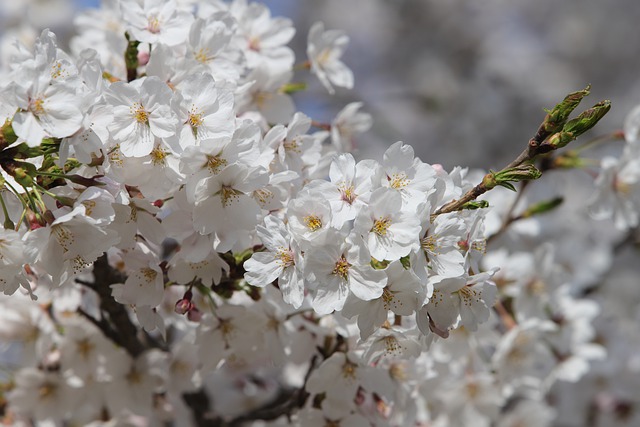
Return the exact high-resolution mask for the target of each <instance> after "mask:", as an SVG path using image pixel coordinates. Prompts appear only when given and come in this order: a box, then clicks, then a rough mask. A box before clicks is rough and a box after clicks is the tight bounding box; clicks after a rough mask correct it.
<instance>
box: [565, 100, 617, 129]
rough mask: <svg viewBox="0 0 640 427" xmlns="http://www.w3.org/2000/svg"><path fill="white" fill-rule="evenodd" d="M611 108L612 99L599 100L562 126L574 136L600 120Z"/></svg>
mask: <svg viewBox="0 0 640 427" xmlns="http://www.w3.org/2000/svg"><path fill="white" fill-rule="evenodd" d="M610 109H611V101H609V100H605V101H601V102H598V103H597V104H596V105H594V106H593V107H591V108H589V109H588V110H586V111H583V112H582V113H581V114H580V115H579V116H578V117H576V118H575V119H573V120H569V121H568V122H567V123H566V124H565V125H564V127H563V128H562V131H563V132H569V133H571V134H572V135H573V136H574V138H577V137H578V136H580V135H582V134H583V133H585V132H586V131H588V130H589V129H591V128H592V127H594V126H595V125H596V123H598V122H599V121H600V119H601V118H603V117H604V116H605V114H607V113H608V112H609V110H610Z"/></svg>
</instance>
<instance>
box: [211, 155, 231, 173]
mask: <svg viewBox="0 0 640 427" xmlns="http://www.w3.org/2000/svg"><path fill="white" fill-rule="evenodd" d="M226 165H227V160H226V159H223V158H222V157H220V154H218V155H216V156H211V155H208V154H207V169H209V172H211V173H212V174H217V173H218V172H220V169H222V168H223V167H225V166H226Z"/></svg>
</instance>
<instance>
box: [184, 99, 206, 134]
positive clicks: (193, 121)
mask: <svg viewBox="0 0 640 427" xmlns="http://www.w3.org/2000/svg"><path fill="white" fill-rule="evenodd" d="M202 116H203V113H202V112H199V111H198V108H197V107H196V106H195V105H192V106H191V111H189V118H188V119H187V123H189V126H191V128H192V130H193V134H194V136H195V135H196V133H197V131H198V129H197V128H198V126H200V125H202V123H203V122H204V118H203V117H202Z"/></svg>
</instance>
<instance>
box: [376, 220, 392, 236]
mask: <svg viewBox="0 0 640 427" xmlns="http://www.w3.org/2000/svg"><path fill="white" fill-rule="evenodd" d="M390 226H391V218H389V217H384V218H379V219H376V220H375V221H374V222H373V227H371V231H372V232H374V233H376V234H377V235H378V236H386V235H387V230H388V229H389V227H390Z"/></svg>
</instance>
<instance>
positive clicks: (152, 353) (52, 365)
mask: <svg viewBox="0 0 640 427" xmlns="http://www.w3.org/2000/svg"><path fill="white" fill-rule="evenodd" d="M76 26H77V29H78V35H77V36H75V37H74V38H73V40H72V42H71V53H66V52H65V51H63V50H62V49H60V48H59V46H58V43H57V40H56V36H55V35H54V34H53V33H52V32H50V31H48V30H45V31H43V32H42V33H41V34H40V35H39V36H38V37H37V38H36V40H35V41H34V43H33V45H32V46H26V45H22V44H20V43H16V44H15V45H14V47H13V52H12V55H11V60H10V62H9V63H8V64H6V65H5V66H4V68H2V69H1V70H0V76H1V77H2V78H1V79H0V99H2V102H1V103H0V123H1V124H2V128H1V129H0V131H1V133H0V166H1V167H2V177H1V179H0V183H1V184H2V187H1V189H0V202H1V203H2V212H0V220H2V223H3V229H1V230H0V290H2V292H3V293H4V296H3V297H2V299H0V307H1V309H0V337H1V338H2V339H3V340H4V341H6V342H7V343H10V344H8V345H7V346H6V351H5V352H4V354H3V358H4V359H6V360H7V361H10V360H11V358H12V354H13V355H14V356H13V357H15V354H18V355H19V366H18V367H16V368H14V369H12V372H11V374H10V377H7V381H6V384H5V385H3V389H2V392H3V395H4V397H5V399H6V402H7V403H6V405H5V407H4V409H3V413H4V416H5V419H6V420H8V421H11V422H13V423H14V424H16V425H29V423H33V422H37V423H41V424H42V425H61V424H63V423H64V424H65V425H92V426H107V425H109V426H116V425H131V424H132V423H134V424H135V423H137V424H135V425H159V424H162V423H173V424H175V425H242V423H245V424H247V425H250V423H251V422H253V421H256V422H258V421H259V422H262V423H263V424H262V425H290V424H293V425H304V426H315V425H318V426H326V425H332V426H334V425H348V426H352V425H354V426H408V425H424V424H426V423H434V425H479V426H482V425H487V426H489V425H501V426H515V425H524V424H519V423H529V424H526V425H532V426H545V425H549V424H550V423H551V422H552V420H553V419H554V417H558V418H559V419H562V413H561V408H559V407H558V408H554V407H553V406H552V404H551V403H550V402H551V399H549V396H552V397H553V396H555V394H556V393H559V392H558V388H559V387H562V386H563V385H565V384H576V383H577V382H578V381H581V380H583V379H585V378H586V379H589V374H590V372H592V367H593V366H594V363H597V361H601V360H603V359H604V357H605V354H606V349H609V347H611V350H613V351H615V350H617V351H618V352H619V354H618V357H619V358H620V360H622V361H621V362H620V364H621V368H620V371H621V372H625V369H627V368H626V367H625V363H626V360H627V359H628V358H630V357H631V355H632V354H633V349H634V347H633V343H626V346H625V345H622V343H619V341H615V343H619V344H621V345H620V347H616V348H614V347H613V344H610V345H607V344H608V343H606V342H604V339H599V338H600V337H599V335H598V334H599V331H598V330H597V329H596V326H594V325H595V324H596V323H595V322H596V320H595V319H596V318H597V316H598V315H599V314H600V313H601V311H602V303H600V302H599V301H600V300H603V301H606V300H607V298H605V297H607V296H608V294H607V292H613V291H611V290H603V291H602V292H600V293H598V291H597V290H594V289H596V288H597V287H596V284H597V281H598V280H600V278H601V277H604V274H605V273H606V272H607V269H608V268H609V266H610V265H611V263H612V262H613V257H614V249H615V247H616V246H617V243H616V241H615V238H613V237H609V238H608V239H601V240H599V242H600V245H599V246H598V247H597V248H596V249H597V250H595V249H594V251H593V253H592V254H591V255H592V258H591V262H585V261H584V256H583V255H584V252H583V251H582V250H580V251H578V250H575V251H573V252H571V251H567V250H563V246H562V242H563V241H566V239H567V236H569V235H573V234H576V235H578V236H580V238H582V239H584V241H585V242H586V241H587V240H588V239H592V240H593V239H595V237H594V236H595V235H594V234H590V233H582V234H581V233H580V232H576V230H578V228H579V227H583V228H586V227H587V225H586V224H587V223H588V221H591V220H589V219H587V218H583V219H582V220H581V221H582V222H576V223H571V224H567V223H566V222H563V221H558V220H556V221H555V222H554V221H546V219H547V220H548V218H549V216H548V215H549V212H551V211H554V209H556V208H557V207H558V205H559V203H553V202H549V201H547V200H546V198H547V197H548V194H546V193H544V194H542V196H540V197H535V196H534V197H531V199H530V198H529V195H528V194H526V195H525V196H522V197H521V196H520V195H521V193H518V195H517V196H516V195H515V193H514V194H513V195H512V194H508V192H507V191H506V190H504V191H500V189H498V190H496V191H492V192H490V193H487V194H486V195H485V196H484V200H480V199H478V200H476V199H477V198H478V196H480V195H481V194H483V193H484V192H487V191H488V190H491V189H493V188H494V187H496V186H502V187H506V188H509V189H515V188H514V186H513V184H512V183H518V182H520V181H527V182H528V180H532V179H536V178H538V177H539V176H540V171H539V170H538V169H536V167H535V166H533V164H532V162H529V163H526V162H520V163H518V164H516V165H515V166H513V167H508V168H505V169H504V170H502V171H499V172H491V171H490V172H489V173H487V174H484V173H475V172H473V171H472V172H470V171H468V170H467V169H464V168H460V167H456V168H454V169H453V170H451V171H446V170H445V169H444V168H443V167H442V166H440V165H438V164H428V163H425V162H423V161H422V160H420V159H419V158H417V157H415V155H414V151H413V149H412V148H411V146H409V145H405V144H403V143H402V142H396V143H394V144H392V145H391V146H390V147H389V148H388V149H387V150H386V152H385V153H384V155H383V158H382V160H381V161H380V162H378V161H375V160H359V161H356V158H355V157H354V155H353V154H351V153H350V152H351V151H353V148H354V141H355V139H356V138H359V137H360V136H359V135H360V134H362V133H363V132H366V131H367V130H368V129H369V127H370V126H371V123H372V118H371V116H370V115H369V114H367V113H366V112H363V111H361V109H362V104H361V103H358V102H355V103H350V104H348V105H346V106H345V107H344V109H342V111H340V112H339V113H338V114H337V116H336V117H335V118H334V119H333V120H332V121H331V122H330V123H323V122H319V121H317V120H313V119H312V118H311V117H309V116H308V115H306V114H304V113H303V112H300V111H297V109H296V106H295V103H294V98H293V95H294V93H295V92H297V91H300V90H304V89H305V85H304V84H303V83H300V80H299V79H305V78H308V77H309V75H310V74H311V75H314V76H315V77H317V79H318V80H319V81H320V82H321V84H322V86H323V87H324V88H325V89H326V91H327V92H328V93H330V94H333V93H334V92H335V91H336V89H350V88H352V87H353V84H354V77H353V74H352V72H351V70H350V69H349V68H348V67H347V66H346V65H345V63H344V62H342V57H343V55H344V53H345V49H346V47H347V44H348V40H349V39H348V36H347V35H346V33H344V32H343V31H339V30H325V28H324V25H323V24H322V23H316V24H314V25H313V26H312V27H311V28H310V30H309V33H308V37H307V46H308V48H307V56H308V58H307V60H306V61H304V62H301V63H299V64H296V58H295V55H294V53H293V51H292V50H291V48H289V47H288V46H287V44H288V43H289V42H290V41H291V40H292V38H293V37H294V36H295V29H294V27H293V25H292V23H291V21H290V20H288V19H286V18H282V17H274V16H272V15H271V12H270V11H269V9H268V8H267V7H266V6H264V5H262V4H259V3H249V2H247V1H245V0H233V1H231V2H222V1H218V0H209V1H206V2H205V1H202V2H177V1H174V0H145V1H138V0H113V1H105V2H104V4H103V5H102V7H101V8H100V9H96V10H92V11H88V12H85V13H83V14H81V15H79V16H78V17H77V18H76ZM587 93H588V90H585V91H582V92H576V93H574V94H570V95H569V96H568V97H567V98H566V99H565V101H563V103H560V104H558V106H557V107H556V109H554V110H552V111H551V112H549V115H548V118H549V117H550V118H549V119H548V120H546V121H545V122H544V124H545V126H542V127H541V130H539V131H538V135H539V136H541V139H540V141H538V142H539V143H540V144H539V148H540V153H543V154H544V153H548V152H550V151H554V150H556V149H557V148H561V147H563V146H564V145H566V144H567V143H568V142H569V141H572V140H573V139H575V138H576V137H577V136H578V135H580V134H581V133H583V132H584V131H586V130H587V129H589V128H590V127H592V126H593V125H595V123H596V122H597V120H599V119H600V118H601V117H602V115H603V114H604V113H606V111H608V104H606V103H600V104H596V106H595V107H594V108H593V109H590V110H587V112H585V113H583V114H582V115H580V116H579V117H578V118H577V119H574V120H571V121H567V120H568V115H569V113H570V112H571V110H573V109H574V108H575V107H576V106H577V103H579V102H580V100H581V99H582V97H584V96H586V94H587ZM576 99H577V101H576ZM568 105H569V106H568ZM601 111H604V112H603V113H601ZM637 116H638V114H637V112H636V113H635V115H634V114H632V115H631V116H630V119H629V121H628V123H627V124H626V129H625V133H624V135H625V137H626V138H627V143H626V148H625V149H624V152H623V153H622V155H621V156H619V157H607V158H605V159H603V161H602V168H601V173H600V174H599V176H598V177H597V179H596V180H595V185H596V188H597V189H598V190H597V191H596V192H595V193H594V195H593V196H592V198H591V201H590V202H589V210H590V211H591V213H592V214H593V216H594V217H597V218H599V219H605V218H614V219H615V224H616V226H617V227H618V229H619V230H621V231H625V232H626V231H628V230H629V229H633V228H634V227H636V226H637V225H638V218H639V217H638V212H639V208H640V200H639V199H638V194H640V193H638V192H635V191H634V188H635V187H636V186H637V183H638V182H639V181H640V175H639V174H638V173H637V170H638V168H637V167H636V164H637V162H638V161H640V149H638V148H637V139H638V138H637V137H638V125H637V123H638V120H637ZM593 117H597V118H596V119H593ZM552 119H553V120H552ZM542 136H544V138H542ZM545 150H546V151H545ZM527 160H531V161H533V160H535V159H533V158H531V159H527ZM551 160H553V159H551ZM551 160H550V159H549V158H547V159H546V160H545V161H546V163H545V164H546V165H547V166H546V167H547V168H549V169H554V168H556V169H559V168H560V167H561V166H559V165H560V164H561V163H562V161H564V163H562V164H565V165H566V164H567V163H568V162H570V161H573V162H574V163H573V166H574V167H579V166H580V165H579V164H578V163H579V161H578V160H579V158H578V157H576V156H575V155H571V156H570V155H566V156H563V155H558V156H556V157H555V160H556V163H555V166H554V163H553V161H551ZM525 163H526V164H525ZM554 172H556V171H551V172H550V173H554ZM478 182H480V184H478ZM535 185H536V184H531V186H535ZM612 188H613V189H614V190H615V191H613V192H612V191H611V189H612ZM522 190H524V186H523V188H522ZM566 205H570V206H573V207H575V206H576V205H578V204H568V203H565V206H566ZM488 206H489V207H488ZM582 208H584V209H585V211H586V208H585V207H584V206H582ZM545 221H546V222H545ZM572 227H575V228H574V229H572ZM570 232H573V234H571V233H570ZM608 236H615V233H609V235H608ZM543 242H545V243H543ZM489 244H491V245H492V246H489ZM574 246H575V245H574ZM577 246H579V247H587V245H586V244H584V245H577ZM594 278H596V279H594ZM587 291H590V292H587ZM593 294H596V295H598V297H597V298H594V297H593V296H592V295H593ZM625 327H628V325H627V324H625ZM597 338H598V339H597ZM613 342H614V341H613V340H612V343H613ZM16 363H17V362H16ZM629 369H634V368H633V367H632V368H629ZM603 370H604V369H603ZM605 374H606V373H603V374H602V375H605ZM616 374H620V373H619V372H616ZM622 375H624V374H622ZM608 396H610V397H611V396H613V397H611V401H613V402H614V403H618V401H620V402H624V403H629V402H631V403H636V402H635V401H632V399H637V397H636V396H627V395H622V394H620V395H618V394H615V392H613V391H612V392H611V394H610V395H608ZM557 399H558V401H560V400H561V399H560V398H559V397H558V398H557ZM616 399H618V400H616ZM587 400H588V398H587ZM569 403H571V401H569ZM631 403H629V404H631ZM638 404H640V402H638ZM598 409H599V410H600V413H601V414H602V415H601V419H602V421H600V420H601V419H600V418H599V422H602V423H604V424H602V425H606V422H607V418H606V417H607V416H609V415H610V414H611V413H612V411H610V410H609V409H608V407H606V406H605V405H604V404H601V405H600V406H599V407H598ZM585 413H587V411H585ZM274 414H275V415H274ZM576 425H580V424H579V423H578V424H576Z"/></svg>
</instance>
